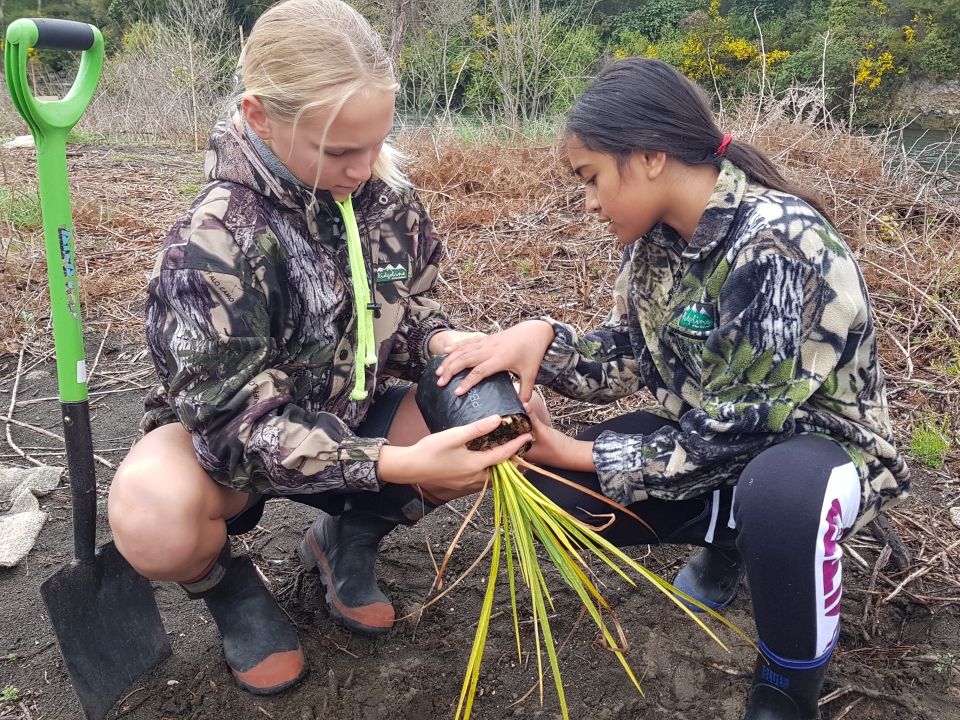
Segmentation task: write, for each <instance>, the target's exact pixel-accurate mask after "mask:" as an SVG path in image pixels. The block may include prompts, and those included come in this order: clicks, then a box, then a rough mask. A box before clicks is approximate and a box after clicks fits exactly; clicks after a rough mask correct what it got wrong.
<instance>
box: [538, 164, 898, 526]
mask: <svg viewBox="0 0 960 720" xmlns="http://www.w3.org/2000/svg"><path fill="white" fill-rule="evenodd" d="M550 322H551V323H552V324H553V327H554V331H555V339H554V341H553V343H552V345H551V346H550V348H549V350H548V351H547V355H546V357H545V358H544V361H543V364H542V366H541V369H540V375H539V377H538V381H539V382H541V383H546V384H549V385H550V386H552V387H553V388H554V389H556V390H557V391H559V392H561V393H562V394H564V395H567V396H568V397H574V398H579V399H583V400H587V401H590V402H600V403H605V402H612V401H613V400H615V399H617V398H620V397H624V396H626V395H629V394H631V393H634V392H636V391H637V390H639V389H640V388H641V387H643V386H646V387H647V388H648V389H649V390H650V391H651V393H653V395H654V397H655V398H656V399H657V401H658V402H659V403H660V405H661V406H662V408H661V410H660V412H662V414H664V415H666V416H668V417H670V418H672V419H675V420H677V421H679V425H680V428H679V429H675V428H673V427H669V426H668V427H664V428H662V429H660V430H658V431H657V432H655V433H652V434H649V435H629V434H627V435H625V434H618V433H615V432H610V431H608V432H604V433H602V434H601V435H600V436H599V437H598V438H597V440H596V442H595V443H594V449H593V455H594V461H595V463H596V468H597V473H598V475H599V477H600V483H601V486H602V487H603V490H604V492H605V493H606V494H607V495H608V496H609V497H611V498H613V499H615V500H618V501H620V502H624V503H630V502H635V501H638V500H643V499H645V498H647V497H648V496H649V497H657V498H662V499H667V500H679V499H683V498H687V497H691V496H693V495H698V494H701V493H704V492H707V491H710V490H712V489H714V488H717V487H719V486H722V485H733V484H735V483H736V482H737V479H738V477H739V475H740V472H741V471H742V470H743V468H744V467H745V465H746V464H747V463H748V462H749V461H750V460H751V459H752V458H753V457H754V456H756V455H757V454H758V453H759V452H760V451H762V450H763V449H765V448H767V447H770V446H771V445H774V444H775V443H778V442H782V441H783V440H786V439H787V438H789V437H791V436H793V435H795V434H797V433H822V434H824V435H828V436H830V437H832V438H834V439H835V440H837V441H839V442H840V443H841V444H842V445H843V446H844V447H845V448H846V449H847V451H848V453H849V454H850V456H851V458H852V459H853V460H854V462H855V464H856V466H857V468H858V470H859V474H860V478H861V486H862V494H861V504H860V512H859V517H858V523H857V525H856V527H861V526H862V525H863V524H864V523H865V522H867V521H868V520H870V519H871V518H872V517H874V516H875V515H876V513H877V512H879V511H880V509H881V508H883V507H884V506H886V505H888V504H891V503H892V502H894V501H897V500H900V499H902V498H903V497H905V496H906V494H907V492H908V490H909V473H908V470H907V467H906V466H905V464H904V462H903V459H902V458H901V457H900V455H899V454H898V452H897V450H896V448H895V447H894V444H893V433H892V431H891V427H890V421H889V418H888V415H887V400H886V391H885V386H884V379H883V373H882V371H881V368H880V365H879V363H878V361H877V342H876V335H875V330H874V324H873V316H872V313H871V309H870V300H869V297H868V294H867V288H866V285H865V283H864V280H863V277H862V275H861V274H860V271H859V269H858V267H857V264H856V261H855V260H854V258H853V255H852V253H851V252H850V250H849V248H848V247H847V246H846V245H845V243H844V242H843V240H841V239H840V237H839V236H838V235H837V233H836V231H835V230H834V229H833V228H832V227H831V226H830V225H829V224H828V223H827V222H826V221H825V220H824V219H823V218H822V217H821V216H820V215H819V214H818V213H817V212H816V211H815V210H813V209H812V208H811V207H810V206H809V205H807V204H806V203H804V202H802V201H801V200H799V199H797V198H796V197H793V196H791V195H785V194H783V193H778V192H774V191H772V190H769V189H767V188H764V187H761V186H758V185H755V184H751V183H748V182H747V180H746V177H745V175H744V173H743V172H742V171H741V170H739V169H738V168H736V167H735V166H734V165H732V164H731V163H729V162H727V161H724V163H723V165H722V168H721V171H720V176H719V178H718V180H717V186H716V190H715V192H714V194H713V196H712V198H711V200H710V202H709V204H708V206H707V209H706V211H705V212H704V215H703V217H702V218H701V220H700V224H699V225H698V227H697V228H696V231H695V233H694V235H693V237H692V238H691V241H690V243H689V244H687V243H685V242H684V240H683V239H682V238H681V237H680V236H679V235H678V234H677V233H676V232H674V231H673V230H672V229H671V228H669V227H666V226H664V225H662V224H661V225H658V226H656V227H655V228H654V229H653V230H652V231H651V232H650V233H649V234H648V235H646V236H645V237H643V238H641V239H640V240H638V241H637V242H636V243H634V244H633V245H632V246H630V247H629V248H628V249H627V251H626V253H625V256H624V264H623V266H622V268H621V271H620V274H619V276H618V278H617V281H616V285H615V289H614V308H613V310H612V311H611V313H610V315H609V316H608V317H607V319H606V321H605V322H604V323H603V325H602V327H601V328H600V329H599V330H597V331H595V332H591V333H589V334H586V335H584V336H582V337H579V336H578V335H577V333H576V331H575V330H574V329H573V328H571V327H570V326H568V325H565V324H562V323H559V322H556V321H553V320H550ZM854 529H856V528H854Z"/></svg>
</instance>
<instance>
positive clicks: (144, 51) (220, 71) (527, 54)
mask: <svg viewBox="0 0 960 720" xmlns="http://www.w3.org/2000/svg"><path fill="white" fill-rule="evenodd" d="M353 2H354V4H355V5H356V6H357V7H358V8H359V9H360V10H361V11H362V12H363V13H364V14H365V15H366V16H367V17H368V18H370V19H371V21H372V22H373V23H374V24H375V26H377V27H378V28H379V29H380V30H382V32H383V34H384V36H385V37H386V38H387V42H388V43H389V46H390V49H391V52H392V54H393V55H394V57H395V58H396V60H397V66H398V70H399V75H400V79H401V83H402V93H401V96H400V107H401V114H402V116H403V117H405V118H406V119H407V120H409V121H413V122H427V121H431V120H432V119H434V118H436V117H444V118H447V119H448V120H449V119H450V118H464V117H466V118H468V119H469V120H470V121H477V120H483V121H488V122H493V123H496V124H504V125H506V126H507V127H508V128H510V129H513V130H519V129H521V128H522V129H523V130H524V131H525V132H528V133H529V132H530V131H531V129H532V128H535V127H537V123H542V122H543V121H544V120H549V119H550V118H553V117H556V116H557V115H560V114H562V113H563V112H564V110H566V109H567V108H568V107H569V105H570V103H571V102H572V100H573V98H574V97H575V96H576V94H577V93H578V92H579V90H580V89H582V87H583V86H584V85H585V83H586V82H587V81H588V79H589V78H590V77H591V76H592V74H593V73H594V72H595V70H596V68H597V67H598V66H599V64H600V63H602V62H603V61H604V60H605V59H607V58H616V57H624V56H627V55H645V56H650V57H658V58H662V59H663V60H665V61H667V62H669V63H671V64H673V65H674V66H676V67H677V68H679V69H680V70H681V71H683V72H684V73H686V74H687V75H688V76H689V77H691V78H693V79H695V80H697V81H698V82H700V83H702V84H703V85H704V86H705V87H707V88H712V89H713V90H714V91H715V93H716V96H717V98H718V101H719V103H720V104H721V105H722V104H723V103H725V102H726V103H730V102H735V101H737V100H738V99H740V98H742V97H744V96H745V95H751V94H753V95H760V96H763V95H771V96H774V97H780V98H783V97H787V96H789V95H790V94H791V93H792V92H794V88H796V87H797V86H806V87H818V88H819V107H818V108H817V110H819V111H820V112H829V113H832V114H833V115H834V116H837V117H843V118H845V119H847V120H848V121H849V122H850V123H851V124H857V125H862V124H864V123H873V124H876V123H880V124H882V123H884V122H885V121H886V120H887V119H888V118H889V117H890V116H891V115H895V114H896V113H897V107H896V105H895V102H894V99H895V96H896V93H897V91H898V90H900V89H901V88H903V87H904V86H905V85H908V84H910V83H911V82H919V81H932V82H949V81H952V80H956V79H957V78H958V77H960V0H640V1H636V0H633V1H631V0H599V1H597V2H593V1H591V0H544V1H542V2H541V0H480V1H479V2H478V1H477V0H380V1H378V0H353ZM269 4H270V2H268V1H267V0H211V1H210V2H201V1H200V0H0V26H3V25H5V24H8V23H10V22H12V21H13V20H15V19H17V18H19V17H25V16H37V15H43V16H47V17H68V18H71V19H75V20H83V21H87V22H91V23H94V24H96V25H97V26H99V27H100V28H101V29H102V30H103V32H104V34H105V38H106V42H107V52H108V54H109V56H110V61H109V62H108V68H107V78H106V80H107V81H106V82H105V83H104V85H103V87H102V92H103V93H104V94H109V95H110V96H112V97H114V104H116V103H117V102H118V101H119V98H120V97H128V98H129V100H130V104H131V105H139V106H141V107H142V108H143V109H144V110H145V111H151V112H152V114H154V115H156V114H158V113H159V114H161V115H176V114H177V113H176V110H177V109H178V108H177V107H176V105H177V103H175V102H174V103H172V105H173V106H172V107H168V108H167V109H166V110H167V112H159V110H161V109H158V108H156V107H155V102H147V103H143V102H142V101H143V100H144V98H143V97H142V96H143V95H144V94H146V93H148V92H149V93H153V95H154V96H155V97H157V96H159V97H160V98H161V99H162V100H163V101H166V102H168V103H170V101H171V100H172V99H175V98H177V97H180V98H181V99H182V100H183V101H184V103H185V104H186V106H187V107H186V109H187V111H188V112H187V114H186V115H185V117H188V118H192V120H191V123H190V125H189V127H186V126H184V125H183V123H182V117H184V116H183V115H181V123H180V124H179V125H178V127H179V128H180V132H179V133H178V132H176V128H173V127H168V126H166V125H165V124H164V123H161V122H160V121H159V120H158V121H156V122H153V123H149V122H148V123H146V124H144V123H142V122H136V121H132V122H129V123H124V122H117V120H118V115H117V114H109V115H110V117H103V116H102V115H101V117H100V122H99V123H97V122H91V121H88V122H87V125H88V126H97V127H99V128H100V130H101V131H102V132H104V133H107V132H110V133H111V134H113V135H122V134H123V133H125V132H126V133H130V132H134V133H135V134H140V135H153V136H155V137H157V138H161V137H168V138H169V137H170V136H171V135H173V136H177V135H181V136H182V135H184V134H186V135H187V136H188V137H190V136H194V135H197V134H204V133H205V130H204V132H200V128H201V126H202V127H203V128H206V127H207V126H208V124H209V120H210V115H211V113H214V114H215V113H216V111H218V110H221V109H222V106H221V105H218V103H219V102H221V101H222V99H223V98H224V97H225V96H226V95H227V94H228V92H229V90H230V88H231V87H232V75H233V69H234V67H235V63H236V59H237V56H238V53H239V48H240V43H241V40H242V36H243V33H244V32H248V31H249V29H250V28H251V26H252V25H253V23H254V21H255V20H256V18H257V17H258V15H259V14H260V13H261V12H262V11H263V10H264V9H265V8H266V7H267V6H269ZM34 62H35V64H36V67H35V75H36V77H37V78H38V79H39V80H38V81H40V82H41V85H42V81H44V80H46V81H47V82H50V81H53V83H54V85H55V84H56V80H57V78H62V77H64V76H67V75H69V69H70V66H71V63H73V62H75V59H74V58H73V56H71V55H70V54H68V53H56V52H50V51H41V52H39V53H38V54H37V55H36V57H35V60H34ZM158 87H159V88H162V89H163V90H165V91H166V92H161V93H157V89H158ZM138 88H139V90H140V92H139V93H138V92H137V89H138ZM120 90H123V91H125V92H122V93H120V95H118V94H117V93H118V91H120ZM128 108H129V106H128ZM146 114H147V113H144V115H146ZM127 115H128V116H129V113H127ZM137 119H139V118H137ZM936 121H938V122H940V123H946V124H947V125H950V124H951V119H950V118H947V119H944V118H939V119H937V120H936ZM956 121H957V118H953V119H952V122H953V123H956ZM184 130H186V131H187V132H186V133H184ZM193 139H196V138H193Z"/></svg>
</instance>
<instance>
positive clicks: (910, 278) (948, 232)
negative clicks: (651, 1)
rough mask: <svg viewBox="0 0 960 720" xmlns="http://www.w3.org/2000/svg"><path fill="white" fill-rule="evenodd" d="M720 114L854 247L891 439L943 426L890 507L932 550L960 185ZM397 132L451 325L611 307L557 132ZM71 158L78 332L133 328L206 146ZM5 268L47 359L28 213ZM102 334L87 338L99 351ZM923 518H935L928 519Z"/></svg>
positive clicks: (21, 187)
mask: <svg viewBox="0 0 960 720" xmlns="http://www.w3.org/2000/svg"><path fill="white" fill-rule="evenodd" d="M725 127H728V128H730V131H731V132H733V133H735V134H736V136H737V137H738V138H741V139H746V140H752V141H755V142H756V144H757V145H759V146H760V147H761V148H763V149H764V150H766V151H767V152H769V153H770V154H771V155H772V156H773V157H774V158H776V159H777V160H778V161H779V162H780V163H781V165H782V166H783V167H784V168H785V169H786V172H787V174H788V175H789V176H790V177H791V178H792V179H793V180H795V181H796V182H798V183H799V184H801V185H802V186H804V187H806V188H811V189H815V190H817V191H818V192H820V193H821V195H822V196H823V198H824V201H825V204H826V207H827V208H828V210H829V211H830V212H831V213H832V215H833V218H834V220H835V222H836V224H837V227H838V228H839V230H840V231H841V232H842V234H843V235H844V236H845V237H846V238H847V239H848V241H849V242H850V244H851V246H852V247H853V248H854V250H855V252H856V253H857V255H858V257H859V259H860V262H861V265H862V267H863V270H864V274H865V275H866V278H867V281H868V284H869V286H870V289H871V292H872V295H873V300H874V307H875V310H876V315H877V321H878V325H879V327H880V357H881V361H882V363H883V365H884V367H885V369H886V372H887V377H888V385H889V394H890V399H891V405H892V414H893V416H894V419H895V426H896V432H897V436H898V440H899V443H900V445H901V447H902V448H904V449H907V448H909V447H910V445H911V441H912V439H913V435H914V429H915V427H917V426H918V425H920V424H922V423H925V422H928V421H929V419H930V418H936V419H937V421H938V422H939V423H940V424H941V426H942V427H945V428H946V432H947V434H948V435H949V436H950V438H951V439H952V447H951V449H950V452H949V453H948V454H947V456H946V459H945V462H944V464H943V465H942V466H940V467H939V468H923V467H921V464H920V463H919V462H917V461H914V462H913V463H912V465H913V467H914V468H915V469H916V470H917V476H918V477H921V476H922V477H923V478H924V483H923V485H924V488H925V491H927V490H930V491H932V492H934V493H935V494H936V498H935V503H936V504H935V505H933V506H932V507H939V508H941V509H938V510H937V511H936V512H933V510H932V509H931V506H930V505H926V506H921V507H918V508H915V509H913V510H911V511H910V512H909V513H908V512H907V511H906V510H904V511H902V514H901V513H898V512H895V513H894V524H895V525H896V527H897V528H898V530H899V531H900V532H901V534H902V535H904V538H905V539H906V540H907V542H908V545H910V546H912V547H914V548H916V547H921V548H924V547H925V548H926V553H927V556H930V557H936V555H935V553H937V552H938V551H940V550H941V549H942V548H943V547H946V544H944V543H946V538H949V537H950V536H951V532H955V531H952V530H951V528H950V526H949V519H948V518H947V516H946V513H945V512H943V511H942V505H943V504H944V503H946V504H947V505H948V506H949V505H950V504H953V505H956V504H958V502H957V496H958V491H957V480H956V477H957V475H958V472H957V468H958V458H960V454H958V452H957V450H956V446H957V432H958V423H960V320H958V318H960V257H958V251H957V243H956V237H957V234H958V232H960V212H958V211H957V209H956V207H955V205H956V203H955V202H954V201H951V200H950V199H949V198H945V197H943V196H942V195H940V194H939V192H938V189H937V183H938V182H939V181H940V180H942V178H941V177H939V176H937V175H934V174H931V173H924V172H923V171H922V170H920V169H919V168H917V167H915V166H913V165H911V164H910V163H902V162H901V163H892V162H891V161H892V158H891V157H890V156H889V153H890V151H889V149H888V148H887V147H886V146H885V145H884V144H883V143H882V142H878V141H876V140H869V139H864V138H860V137H855V136H852V135H850V134H848V133H847V132H845V131H844V130H843V129H841V128H829V127H827V128H824V127H823V126H822V125H820V126H817V125H813V124H810V123H804V122H795V121H791V120H788V119H787V118H785V117H781V116H778V115H777V114H776V113H770V114H768V115H765V116H764V117H763V121H762V122H757V115H756V114H755V113H754V112H753V111H746V112H743V113H742V114H741V115H738V116H731V117H727V118H726V122H725ZM401 140H402V143H401V144H402V145H403V146H404V147H405V148H406V149H407V151H408V152H409V154H410V155H411V156H412V157H413V158H415V159H414V160H413V161H412V163H411V166H410V171H411V174H412V176H413V177H414V179H415V181H416V182H417V184H418V186H420V187H421V188H424V190H423V197H424V199H425V201H426V202H427V204H428V206H429V208H430V212H431V215H432V217H433V219H434V221H435V223H436V225H437V226H438V228H439V229H440V230H441V231H442V232H443V233H444V234H445V235H446V236H447V245H448V250H449V253H448V257H447V260H446V263H445V266H444V272H443V279H442V281H441V286H440V288H439V295H440V297H441V299H442V301H443V303H444V305H445V307H446V308H447V309H448V310H449V312H450V313H451V315H452V316H453V317H454V318H455V319H456V320H457V322H458V323H459V324H460V325H462V326H465V327H471V328H476V329H481V330H489V329H492V328H496V327H506V326H509V325H511V324H513V323H515V322H517V321H519V320H521V319H524V318H528V317H531V316H537V315H540V314H543V313H550V314H551V315H553V316H555V317H558V318H560V319H562V320H565V321H568V322H571V323H573V324H575V325H576V326H578V327H580V328H583V329H586V328H590V327H594V326H596V325H597V324H598V323H599V322H600V321H601V320H602V319H603V318H604V316H605V315H606V313H607V310H608V302H609V295H610V285H611V282H612V280H613V278H614V276H615V273H616V270H617V267H618V265H619V261H620V255H621V253H620V250H619V249H618V248H617V247H616V245H615V243H614V242H613V241H612V239H610V238H609V237H608V236H607V235H606V234H605V233H604V231H603V229H602V228H601V227H600V226H599V225H598V224H597V223H595V222H594V221H592V220H591V219H589V218H586V217H584V214H583V210H582V205H583V192H582V190H581V189H580V188H579V187H578V184H577V182H576V180H575V179H574V178H573V177H572V176H571V175H570V172H569V169H568V167H567V165H566V163H565V159H564V157H563V153H562V150H561V148H560V146H559V144H558V143H546V142H545V143H541V144H532V143H530V142H526V143H517V144H516V145H511V144H510V143H509V142H505V141H503V140H496V141H491V142H476V143H473V144H466V143H464V142H462V141H458V140H456V139H455V138H453V137H452V136H451V137H445V136H443V135H442V134H441V135H438V134H436V133H433V134H429V135H428V134H422V133H421V134H416V133H409V134H406V135H404V136H403V137H402V138H401ZM2 158H3V178H2V180H3V182H2V185H0V189H3V188H5V189H7V190H16V191H17V192H20V193H27V194H29V193H35V192H36V182H35V179H34V174H33V173H34V171H33V155H32V151H30V150H16V151H5V152H4V153H3V155H2ZM70 163H71V167H70V176H71V186H72V190H73V197H74V219H75V223H76V227H77V237H78V238H79V242H80V248H79V251H78V261H79V264H80V271H81V273H82V275H83V277H82V278H81V288H82V292H83V299H84V307H85V324H86V327H87V330H88V335H89V336H91V337H92V338H96V337H98V336H102V334H103V333H104V330H105V328H106V327H107V325H108V324H109V327H110V332H111V335H112V336H113V337H116V336H117V335H118V334H119V335H121V336H122V337H123V338H124V339H125V340H127V341H132V342H134V343H137V344H139V345H142V327H141V323H142V305H143V289H144V285H145V274H146V273H147V272H148V271H149V270H150V268H151V267H152V264H153V258H154V252H155V250H156V248H157V246H158V244H159V241H160V238H161V237H162V235H163V233H164V231H165V229H166V228H167V227H168V226H169V225H170V224H171V223H172V222H173V221H174V219H175V218H176V217H177V216H178V215H179V214H180V213H181V212H183V210H184V208H185V207H186V206H187V205H188V204H189V201H190V199H191V197H192V195H194V194H195V193H196V191H197V189H198V188H199V185H198V183H199V182H200V181H201V172H202V159H201V156H200V154H197V153H185V152H182V151H175V150H169V149H161V148H143V147H89V146H84V147H80V148H77V149H75V150H74V151H73V155H72V156H71V158H70ZM892 167H896V169H895V170H892V169H891V168H892ZM0 277H2V280H0V364H2V363H3V362H4V361H3V358H2V356H3V355H4V354H6V355H8V360H9V356H10V355H13V356H16V355H17V354H19V353H20V351H21V348H23V350H24V361H23V368H29V367H30V365H31V364H33V363H38V362H42V361H44V360H49V359H50V357H51V352H52V347H51V346H52V343H51V334H50V329H49V326H48V310H47V305H48V301H47V296H46V289H45V270H44V262H43V253H42V237H41V233H40V232H39V230H38V229H37V228H16V227H14V226H13V225H12V223H11V222H10V221H9V220H8V219H2V218H0ZM91 342H96V341H95V340H92V341H91ZM95 349H96V348H95V346H94V348H92V349H89V345H88V351H89V352H91V354H92V352H93V351H95ZM15 359H16V358H15V357H14V360H15ZM6 365H7V368H8V369H7V370H4V371H3V375H4V377H0V383H3V382H6V381H7V380H8V379H9V378H8V377H7V376H8V375H9V373H10V372H11V369H12V368H15V367H16V362H14V363H10V362H9V361H8V362H7V363H6ZM649 401H650V398H649V397H644V396H643V395H641V396H639V397H636V398H631V399H630V400H628V401H625V402H622V403H618V404H616V405H614V406H610V407H603V408H597V407H594V406H587V405H584V404H580V403H573V402H568V401H564V400H561V399H559V398H556V397H553V396H551V397H550V398H549V403H550V406H551V410H552V412H553V414H554V416H555V417H556V418H557V419H558V420H559V423H560V425H561V427H563V428H565V429H569V430H574V429H577V428H579V427H580V426H581V425H582V424H583V423H585V422H596V421H598V420H602V419H605V418H607V417H610V416H613V415H616V414H619V413H621V412H623V411H624V410H626V409H629V408H632V407H636V406H638V405H641V404H643V403H645V402H649ZM918 518H922V519H921V520H919V521H918ZM918 528H929V529H930V530H931V534H930V535H924V533H923V532H922V530H921V529H918ZM865 542H867V543H868V544H869V543H871V542H872V540H871V539H870V538H867V540H866V541H865ZM922 552H923V551H922V550H921V555H922ZM937 562H938V563H939V562H941V560H937ZM938 567H939V565H937V566H936V567H934V566H932V565H931V568H933V569H932V570H931V572H930V573H929V574H928V575H927V576H926V578H925V581H926V582H927V583H928V590H926V591H925V592H927V595H924V594H923V593H922V592H920V591H919V590H916V589H914V590H912V591H911V590H910V588H906V589H905V590H902V591H900V594H904V593H906V594H909V593H908V592H907V591H910V592H913V593H914V594H913V595H911V598H912V599H914V600H915V599H916V597H931V598H934V597H943V596H944V595H945V593H946V594H950V593H953V595H952V596H954V597H955V596H956V579H955V578H954V580H953V581H952V585H951V584H950V583H949V582H948V575H949V573H948V574H946V575H945V574H943V573H942V572H941V571H940V570H937V569H936V568H938ZM944 572H945V571H944ZM885 577H886V576H884V575H883V574H882V573H879V575H876V576H875V579H876V578H879V580H877V582H887V585H888V587H887V590H886V591H885V592H886V593H889V592H890V591H891V589H892V588H894V587H895V585H896V583H897V582H899V581H900V578H897V577H892V578H888V579H887V580H884V578H885ZM904 577H906V575H904ZM941 580H942V581H941ZM947 586H950V588H951V589H949V590H945V589H944V588H945V587H947ZM878 593H879V591H878Z"/></svg>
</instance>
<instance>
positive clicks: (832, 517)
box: [813, 462, 860, 657]
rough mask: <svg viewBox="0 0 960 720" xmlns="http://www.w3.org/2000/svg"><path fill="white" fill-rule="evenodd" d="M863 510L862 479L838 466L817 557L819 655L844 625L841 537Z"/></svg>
mask: <svg viewBox="0 0 960 720" xmlns="http://www.w3.org/2000/svg"><path fill="white" fill-rule="evenodd" d="M859 509H860V476H859V475H858V474H857V468H856V466H854V464H853V463H852V462H851V463H846V464H845V465H841V466H839V467H835V468H834V469H833V471H832V472H831V473H830V479H829V480H828V481H827V489H826V492H825V493H824V495H823V506H822V507H821V509H820V527H819V529H818V531H817V540H816V543H817V546H816V554H815V556H814V566H813V574H814V583H815V586H816V593H817V596H816V597H817V653H816V655H815V656H814V657H820V656H821V655H823V654H824V653H825V652H826V651H827V650H828V649H829V648H830V644H831V643H832V642H833V638H834V635H836V632H837V628H838V627H839V625H840V599H841V596H842V577H841V569H842V568H841V558H842V557H843V549H842V548H841V547H840V538H841V537H842V536H843V533H844V531H845V530H847V529H848V528H850V527H851V526H852V525H853V523H854V522H855V521H856V519H857V511H858V510H859Z"/></svg>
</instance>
